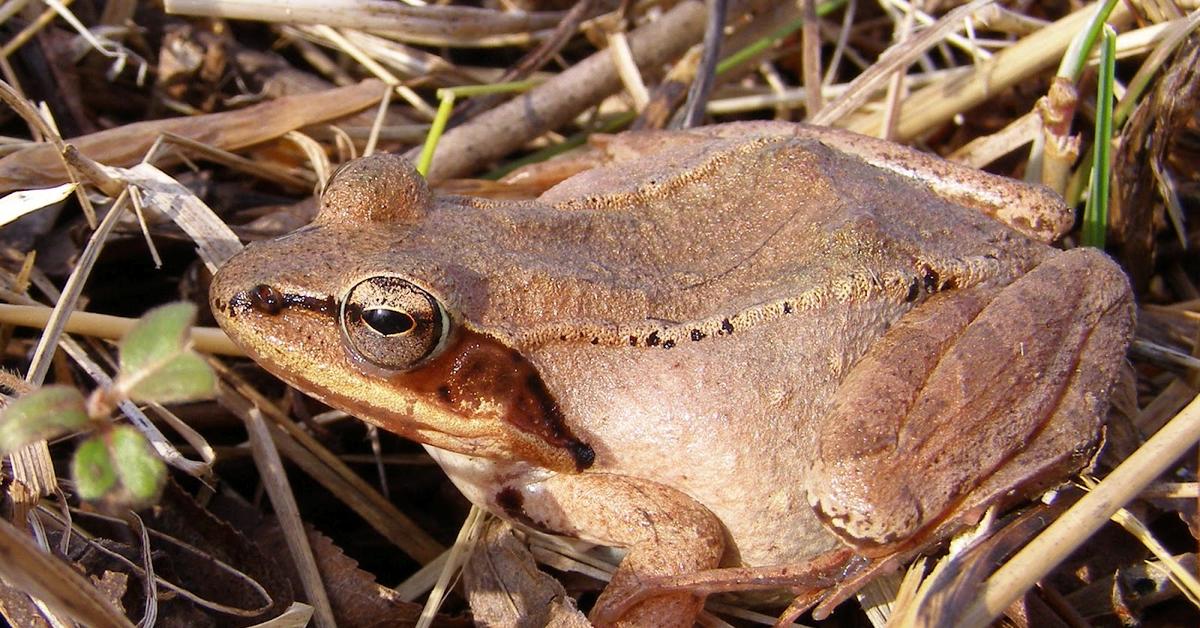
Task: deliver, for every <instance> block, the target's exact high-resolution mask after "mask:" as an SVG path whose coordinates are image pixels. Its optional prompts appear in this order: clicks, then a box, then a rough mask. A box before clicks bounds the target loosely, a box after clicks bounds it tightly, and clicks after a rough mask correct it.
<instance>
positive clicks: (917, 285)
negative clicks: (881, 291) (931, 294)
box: [904, 277, 921, 303]
mask: <svg viewBox="0 0 1200 628" xmlns="http://www.w3.org/2000/svg"><path fill="white" fill-rule="evenodd" d="M919 296H921V280H920V279H917V278H916V277H913V280H912V283H910V284H908V294H906V295H904V300H905V301H908V302H909V303H912V302H913V301H916V300H917V297H919Z"/></svg>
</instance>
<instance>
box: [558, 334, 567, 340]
mask: <svg viewBox="0 0 1200 628" xmlns="http://www.w3.org/2000/svg"><path fill="white" fill-rule="evenodd" d="M558 339H559V340H563V341H565V340H566V339H567V335H566V334H559V336H558Z"/></svg>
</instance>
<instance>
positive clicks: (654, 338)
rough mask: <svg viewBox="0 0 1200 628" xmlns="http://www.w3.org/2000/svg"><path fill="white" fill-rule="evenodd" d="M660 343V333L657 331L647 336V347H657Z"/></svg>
mask: <svg viewBox="0 0 1200 628" xmlns="http://www.w3.org/2000/svg"><path fill="white" fill-rule="evenodd" d="M659 342H660V341H659V339H658V332H656V331H652V332H650V335H649V336H646V346H647V347H657V346H658V343H659Z"/></svg>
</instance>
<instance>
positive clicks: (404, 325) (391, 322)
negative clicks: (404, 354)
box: [362, 308, 417, 336]
mask: <svg viewBox="0 0 1200 628" xmlns="http://www.w3.org/2000/svg"><path fill="white" fill-rule="evenodd" d="M362 317H363V321H364V322H366V323H367V325H370V326H371V329H374V330H375V331H377V332H379V333H380V334H381V335H384V336H399V335H403V334H407V333H408V332H410V331H412V330H413V328H414V327H416V326H417V321H415V320H413V317H412V315H411V314H409V313H408V312H401V311H400V310H390V309H387V308H371V309H369V310H364V311H363V314H362Z"/></svg>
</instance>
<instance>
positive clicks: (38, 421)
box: [0, 385, 88, 452]
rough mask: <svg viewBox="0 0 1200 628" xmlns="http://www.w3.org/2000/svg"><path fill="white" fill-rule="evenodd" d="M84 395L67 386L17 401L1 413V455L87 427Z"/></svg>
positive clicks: (44, 388)
mask: <svg viewBox="0 0 1200 628" xmlns="http://www.w3.org/2000/svg"><path fill="white" fill-rule="evenodd" d="M85 403H86V402H85V400H84V398H83V394H82V393H80V392H79V391H78V390H75V389H74V388H72V387H70V386H61V385H55V386H46V387H43V388H39V389H38V390H35V391H33V392H31V393H29V394H28V395H25V396H24V397H21V398H20V399H17V400H16V401H13V402H12V403H10V404H9V405H8V407H7V408H5V409H4V412H3V413H0V452H10V451H13V450H16V449H20V448H21V447H24V446H25V445H28V444H29V443H32V442H36V441H39V440H43V439H47V438H53V437H55V436H58V435H60V434H65V433H67V432H70V431H73V430H78V429H80V428H82V427H83V426H84V425H87V422H88V415H87V409H86V407H85Z"/></svg>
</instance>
